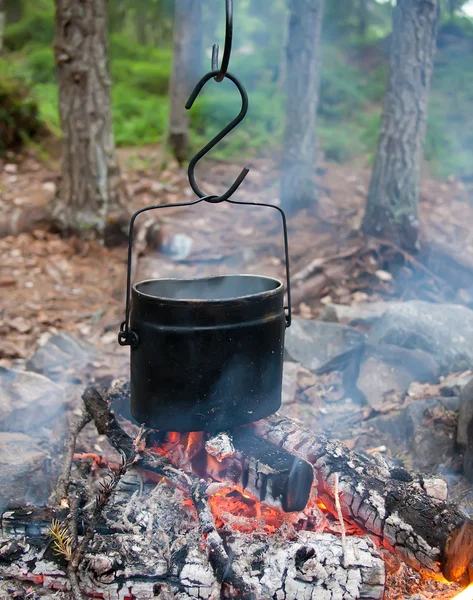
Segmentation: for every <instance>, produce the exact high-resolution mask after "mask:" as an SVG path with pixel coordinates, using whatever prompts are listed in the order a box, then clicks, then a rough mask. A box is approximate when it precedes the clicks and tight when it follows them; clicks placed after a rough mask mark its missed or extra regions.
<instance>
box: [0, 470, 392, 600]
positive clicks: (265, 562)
mask: <svg viewBox="0 0 473 600" xmlns="http://www.w3.org/2000/svg"><path fill="white" fill-rule="evenodd" d="M311 510H313V509H311ZM301 514H303V513H301ZM289 517H290V516H289V515H288V522H287V524H285V525H283V526H282V527H281V528H280V529H279V530H278V531H276V533H274V534H272V535H268V534H267V533H265V532H264V531H263V528H262V525H261V523H259V522H258V520H257V519H253V520H252V519H250V518H248V519H245V518H244V517H239V518H238V520H241V521H242V523H243V522H244V521H245V520H246V523H243V524H246V526H247V527H246V529H248V528H250V529H253V531H254V532H253V533H240V532H239V531H236V530H235V525H236V523H235V525H233V524H232V523H231V522H227V523H226V525H225V529H224V531H222V533H221V535H222V536H223V537H224V539H225V544H226V547H227V551H228V555H229V556H230V557H231V559H232V567H233V569H234V571H235V572H237V573H239V574H240V575H241V576H242V577H243V579H244V581H245V583H247V584H248V585H252V586H253V588H254V590H255V594H256V597H258V598H276V599H279V598H280V599H283V598H284V599H285V600H302V599H304V600H305V599H307V600H380V599H381V598H382V596H383V590H384V563H383V561H382V559H381V558H380V556H379V554H378V551H377V549H376V547H375V545H374V543H373V542H372V540H371V539H370V538H368V537H361V536H353V537H351V538H349V541H348V544H347V552H346V556H345V557H344V553H343V549H342V545H341V540H340V537H339V536H336V535H333V534H330V533H323V532H317V531H296V529H295V526H294V522H292V524H291V519H290V518H289ZM313 518H314V516H313V514H312V513H310V514H309V516H308V519H307V524H308V523H309V522H310V521H312V520H313ZM106 523H107V525H108V527H111V526H112V525H113V526H114V529H113V530H111V531H109V532H107V533H103V532H101V533H97V534H96V535H95V537H94V539H93V541H92V543H91V544H90V546H89V548H88V551H87V554H86V556H85V558H84V560H83V561H82V563H81V566H80V571H79V579H80V583H81V588H82V589H83V592H84V593H85V594H87V593H92V592H94V593H95V594H98V593H102V594H103V595H104V597H107V598H108V597H112V598H114V597H121V596H120V590H121V591H122V593H123V590H127V589H128V588H131V591H132V593H133V596H134V597H135V598H136V600H145V599H146V600H148V599H149V598H152V597H157V598H161V600H190V599H193V600H210V599H211V598H218V597H221V584H220V583H219V582H218V581H217V580H216V578H215V575H214V571H213V569H212V567H211V564H210V562H209V555H208V547H207V546H206V545H205V543H204V542H203V538H202V533H201V531H200V528H199V522H198V519H197V514H196V512H195V509H194V508H193V506H192V504H191V502H190V500H189V498H187V497H186V495H185V494H184V493H183V492H181V491H179V490H176V489H175V488H173V487H171V486H170V485H169V484H168V483H167V482H166V481H160V482H159V483H158V484H157V485H155V486H149V485H145V486H144V488H143V493H141V494H140V493H139V490H138V489H137V482H136V480H135V479H134V478H133V475H132V474H131V473H130V474H127V476H125V478H124V480H123V482H122V483H121V484H120V486H119V489H118V491H117V494H116V495H115V497H114V499H113V501H112V503H111V505H110V506H109V507H108V508H107V519H106ZM12 540H13V546H12ZM38 544H43V547H42V548H39V547H38ZM46 544H47V541H45V540H44V538H37V543H36V545H35V544H32V543H31V542H29V541H28V539H27V537H26V536H24V535H23V534H20V535H19V536H18V537H17V538H14V537H8V536H2V537H0V556H2V558H3V559H2V561H0V577H10V578H13V579H20V578H21V577H23V576H24V573H25V572H28V573H29V574H30V575H31V576H32V577H34V576H39V575H44V574H47V577H45V578H44V584H43V586H44V587H47V588H48V592H49V591H50V592H51V593H52V594H54V596H52V595H51V597H54V598H57V600H66V599H67V598H68V594H70V592H67V591H66V590H67V589H68V588H69V584H68V581H67V577H66V573H65V572H64V568H63V567H61V566H59V563H56V562H55V561H54V560H53V557H50V555H48V554H47V553H46ZM9 554H10V555H12V556H14V557H15V558H14V560H12V561H10V562H9V561H8V560H6V558H7V557H8V555H9ZM20 555H21V556H20ZM45 556H48V558H47V559H46V558H45ZM344 561H345V566H344ZM24 585H25V586H28V587H30V586H31V585H33V584H32V583H31V582H28V583H26V582H25V584H24ZM53 590H54V591H53ZM61 590H64V591H61ZM43 591H44V590H43Z"/></svg>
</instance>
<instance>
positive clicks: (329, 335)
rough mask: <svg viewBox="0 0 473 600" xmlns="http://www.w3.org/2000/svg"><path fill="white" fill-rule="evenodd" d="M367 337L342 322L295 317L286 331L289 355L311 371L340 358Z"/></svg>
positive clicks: (287, 355)
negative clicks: (340, 323) (326, 321)
mask: <svg viewBox="0 0 473 600" xmlns="http://www.w3.org/2000/svg"><path fill="white" fill-rule="evenodd" d="M364 339H365V336H364V335H363V334H362V333H360V332H359V331H357V330H356V329H353V328H352V327H346V326H344V325H339V324H338V323H324V322H323V321H315V320H305V319H293V320H292V324H291V327H290V328H289V329H288V330H287V331H286V342H285V351H286V358H288V359H289V360H292V361H295V362H299V363H301V364H302V365H303V366H304V367H306V368H307V369H309V370H311V371H315V370H317V369H319V368H320V367H322V365H324V364H325V363H327V362H329V361H332V360H334V359H335V358H336V357H338V356H340V355H342V354H344V353H345V352H348V351H349V350H353V349H354V348H357V347H360V346H362V345H363V343H364Z"/></svg>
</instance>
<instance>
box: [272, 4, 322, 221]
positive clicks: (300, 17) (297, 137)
mask: <svg viewBox="0 0 473 600" xmlns="http://www.w3.org/2000/svg"><path fill="white" fill-rule="evenodd" d="M323 5H324V1H323V0H293V1H292V2H290V4H289V10H290V15H289V39H288V45H287V76H286V81H287V107H286V130H285V135H284V148H283V159H282V175H281V189H280V195H281V204H282V207H283V208H284V209H285V210H286V211H288V212H289V213H291V212H295V211H296V210H298V209H300V208H303V207H307V206H310V205H311V204H314V203H315V202H316V199H317V192H316V186H315V157H316V136H315V125H316V116H317V104H318V96H319V79H320V43H319V42H320V34H321V25H322V15H323Z"/></svg>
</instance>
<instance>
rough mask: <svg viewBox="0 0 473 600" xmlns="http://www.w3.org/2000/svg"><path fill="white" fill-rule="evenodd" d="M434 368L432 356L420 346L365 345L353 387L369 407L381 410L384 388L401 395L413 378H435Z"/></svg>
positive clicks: (432, 380) (435, 366) (435, 371)
mask: <svg viewBox="0 0 473 600" xmlns="http://www.w3.org/2000/svg"><path fill="white" fill-rule="evenodd" d="M437 371H438V369H437V363H436V362H435V360H433V358H432V357H431V356H430V355H429V354H427V353H426V352H422V351H421V350H407V349H405V348H398V347H397V346H392V345H390V344H381V345H379V346H371V345H366V346H365V347H364V349H363V354H362V358H361V361H360V367H359V372H358V378H357V381H356V387H357V388H358V390H359V391H360V392H361V393H362V394H363V395H364V397H365V399H366V402H367V403H368V404H369V405H370V406H371V407H372V408H374V409H375V410H381V409H382V407H383V403H384V402H385V395H386V394H387V393H388V392H394V393H397V394H400V395H404V394H405V392H407V390H408V388H409V385H410V384H411V383H412V382H413V381H419V382H421V383H426V382H434V381H436V380H437V377H438V373H437ZM347 391H348V390H347Z"/></svg>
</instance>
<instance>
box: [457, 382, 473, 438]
mask: <svg viewBox="0 0 473 600" xmlns="http://www.w3.org/2000/svg"><path fill="white" fill-rule="evenodd" d="M472 419H473V377H472V378H471V379H470V381H469V382H468V383H467V384H466V385H465V387H464V388H463V389H462V391H461V392H460V410H459V413H458V428H457V444H458V445H459V446H462V447H463V448H465V447H466V446H467V444H468V435H467V428H468V425H469V423H470V422H471V420H472Z"/></svg>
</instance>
